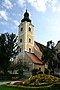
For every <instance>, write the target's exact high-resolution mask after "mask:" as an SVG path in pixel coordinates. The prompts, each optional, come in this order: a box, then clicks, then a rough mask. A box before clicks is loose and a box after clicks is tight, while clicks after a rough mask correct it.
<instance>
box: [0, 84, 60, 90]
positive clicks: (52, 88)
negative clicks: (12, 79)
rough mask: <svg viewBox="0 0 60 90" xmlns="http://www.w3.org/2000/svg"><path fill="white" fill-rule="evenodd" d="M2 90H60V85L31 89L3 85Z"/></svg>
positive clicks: (28, 87) (0, 87) (0, 89)
mask: <svg viewBox="0 0 60 90" xmlns="http://www.w3.org/2000/svg"><path fill="white" fill-rule="evenodd" d="M0 90H60V84H52V85H48V86H39V87H30V86H20V85H11V86H10V85H9V86H6V85H1V86H0Z"/></svg>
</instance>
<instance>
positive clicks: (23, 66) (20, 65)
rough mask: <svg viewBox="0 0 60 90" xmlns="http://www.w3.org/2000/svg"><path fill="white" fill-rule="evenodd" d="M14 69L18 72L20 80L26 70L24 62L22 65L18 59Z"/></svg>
mask: <svg viewBox="0 0 60 90" xmlns="http://www.w3.org/2000/svg"><path fill="white" fill-rule="evenodd" d="M16 68H17V70H18V74H19V77H20V78H22V77H23V72H24V70H25V69H27V68H28V66H27V64H26V62H24V64H23V63H22V60H21V59H19V60H18V63H17V67H16Z"/></svg>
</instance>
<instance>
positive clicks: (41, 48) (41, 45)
mask: <svg viewBox="0 0 60 90" xmlns="http://www.w3.org/2000/svg"><path fill="white" fill-rule="evenodd" d="M34 43H36V45H37V46H38V48H39V49H40V51H41V52H43V50H44V49H45V48H46V46H44V45H43V44H40V43H38V42H36V41H34Z"/></svg>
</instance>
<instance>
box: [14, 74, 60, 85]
mask: <svg viewBox="0 0 60 90" xmlns="http://www.w3.org/2000/svg"><path fill="white" fill-rule="evenodd" d="M57 82H60V78H57V77H55V76H52V75H46V74H38V75H35V76H31V77H30V78H29V79H27V80H25V81H22V82H15V83H14V85H23V86H47V85H51V84H54V83H57Z"/></svg>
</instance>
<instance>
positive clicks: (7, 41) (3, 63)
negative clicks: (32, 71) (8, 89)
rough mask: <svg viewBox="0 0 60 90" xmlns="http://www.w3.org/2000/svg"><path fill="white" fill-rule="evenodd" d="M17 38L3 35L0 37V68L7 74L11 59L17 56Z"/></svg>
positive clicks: (6, 34) (11, 35)
mask: <svg viewBox="0 0 60 90" xmlns="http://www.w3.org/2000/svg"><path fill="white" fill-rule="evenodd" d="M17 49H18V46H17V36H16V35H15V34H13V33H12V34H9V33H4V34H1V35H0V68H1V69H2V70H3V71H4V73H5V74H6V73H7V70H8V67H9V65H10V64H11V59H12V58H13V57H15V56H16V55H17V52H18V50H17Z"/></svg>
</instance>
